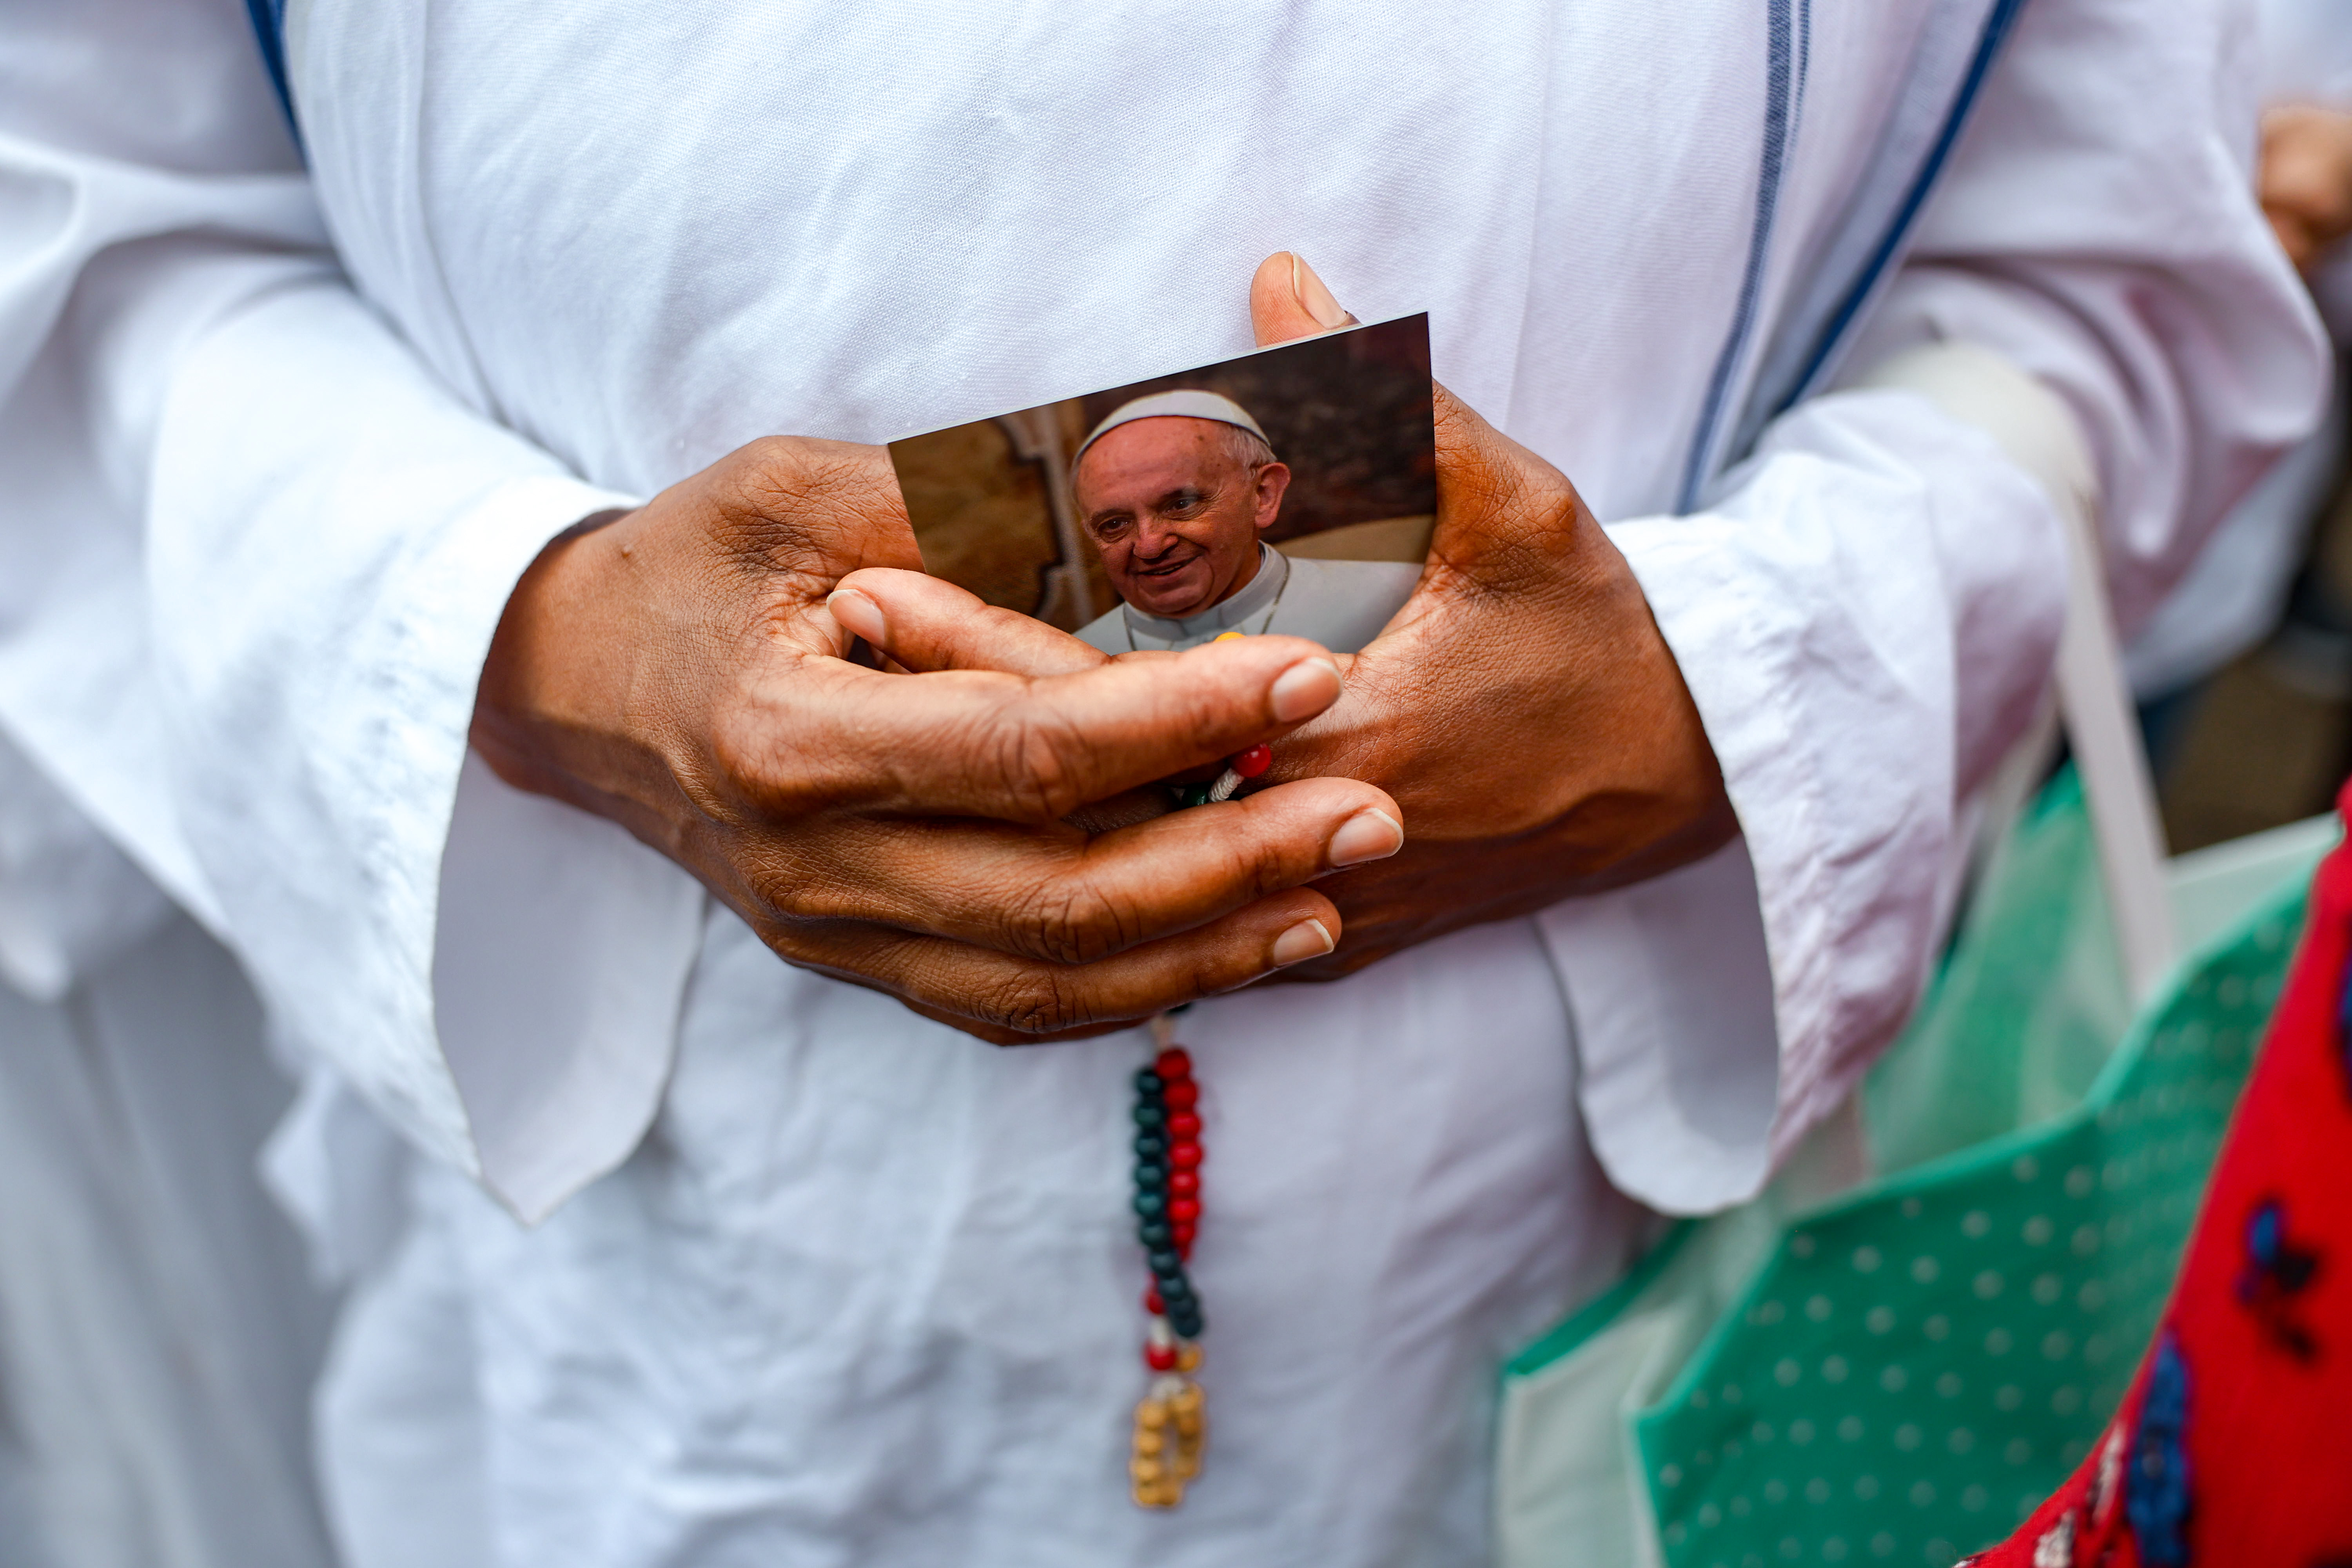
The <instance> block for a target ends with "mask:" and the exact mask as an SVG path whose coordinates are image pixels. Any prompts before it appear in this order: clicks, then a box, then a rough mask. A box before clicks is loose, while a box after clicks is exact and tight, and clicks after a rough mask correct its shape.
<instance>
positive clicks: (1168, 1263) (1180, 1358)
mask: <svg viewBox="0 0 2352 1568" xmlns="http://www.w3.org/2000/svg"><path fill="white" fill-rule="evenodd" d="M1240 635H1241V634H1240V633H1238V632H1227V633H1226V634H1225V635H1224V637H1219V638H1217V639H1216V640H1218V641H1219V642H1223V640H1225V637H1238V636H1240ZM1273 765H1274V749H1273V748H1272V747H1270V746H1268V745H1266V744H1265V742H1259V743H1258V744H1256V745H1255V746H1252V747H1250V748H1249V749H1248V750H1247V751H1245V752H1240V753H1239V754H1238V755H1236V756H1234V757H1232V758H1230V759H1229V760H1228V761H1227V763H1226V765H1225V770H1224V772H1223V773H1221V774H1219V775H1218V777H1217V779H1216V781H1215V782H1214V783H1213V784H1181V785H1176V786H1173V788H1174V792H1175V795H1176V804H1177V805H1180V806H1193V805H1213V804H1214V803H1216V802H1218V801H1223V800H1230V799H1232V798H1233V795H1234V791H1236V790H1238V789H1240V788H1241V787H1242V784H1243V782H1244V780H1247V779H1254V778H1255V777H1257V776H1258V775H1259V774H1260V773H1265V771H1266V769H1267V768H1269V767H1271V766H1273ZM1181 1011H1183V1009H1182V1008H1181V1007H1180V1008H1178V1009H1176V1012H1181ZM1151 1044H1152V1050H1153V1053H1154V1054H1153V1056H1152V1058H1151V1061H1150V1064H1149V1065H1147V1066H1144V1067H1141V1068H1137V1069H1136V1072H1135V1110H1134V1118H1135V1239H1136V1240H1138V1241H1139V1242H1141V1243H1142V1244H1143V1258H1144V1263H1145V1265H1146V1266H1147V1267H1148V1268H1150V1272H1151V1282H1150V1284H1148V1285H1146V1286H1145V1287H1144V1289H1143V1310H1144V1311H1145V1313H1146V1314H1148V1316H1149V1322H1148V1323H1147V1325H1146V1328H1145V1331H1144V1338H1143V1364H1144V1365H1145V1367H1147V1368H1148V1369H1149V1370H1150V1373H1151V1382H1150V1385H1149V1386H1148V1387H1147V1388H1146V1389H1145V1390H1144V1394H1143V1399H1142V1401H1141V1402H1140V1403H1139V1404H1138V1405H1136V1407H1135V1439H1134V1445H1133V1449H1132V1453H1131V1455H1130V1457H1129V1459H1128V1466H1127V1468H1128V1475H1129V1478H1130V1479H1132V1481H1133V1483H1134V1488H1135V1500H1136V1502H1137V1504H1138V1505H1139V1507H1143V1508H1158V1509H1167V1508H1174V1507H1175V1506H1176V1505H1177V1504H1178V1503H1181V1502H1182V1501H1183V1500H1184V1488H1185V1486H1186V1484H1187V1483H1189V1482H1190V1481H1191V1480H1192V1479H1193V1478H1194V1477H1195V1476H1198V1475H1199V1474H1200V1473H1201V1451H1202V1448H1204V1447H1207V1445H1208V1439H1209V1422H1208V1411H1207V1408H1206V1402H1205V1400H1204V1398H1203V1396H1202V1393H1201V1385H1200V1384H1198V1383H1196V1382H1194V1381H1193V1373H1197V1372H1199V1371H1200V1370H1201V1331H1202V1329H1203V1328H1205V1327H1206V1326H1207V1320H1206V1319H1205V1318H1203V1317H1202V1314H1201V1298H1200V1295H1199V1293H1198V1292H1197V1291H1195V1290H1194V1289H1192V1275H1191V1274H1190V1273H1189V1272H1188V1271H1187V1270H1186V1268H1185V1265H1186V1264H1188V1263H1190V1262H1191V1261H1192V1238H1193V1237H1194V1236H1196V1235H1197V1234H1199V1230H1200V1225H1201V1109H1200V1107H1201V1086H1200V1085H1199V1084H1197V1083H1195V1082H1194V1081H1193V1080H1192V1056H1191V1054H1190V1053H1189V1052H1187V1051H1186V1050H1185V1049H1184V1047H1181V1046H1180V1045H1178V1044H1177V1043H1176V1023H1175V1015H1174V1013H1162V1014H1160V1016H1157V1017H1155V1018H1153V1019H1152V1020H1151Z"/></svg>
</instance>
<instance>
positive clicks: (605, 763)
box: [470, 510, 666, 817]
mask: <svg viewBox="0 0 2352 1568" xmlns="http://www.w3.org/2000/svg"><path fill="white" fill-rule="evenodd" d="M637 515H638V514H637V512H635V511H631V510H609V511H603V512H598V513H595V514H593V515H592V516H590V517H586V518H583V519H582V520H581V521H578V522H576V523H574V524H572V526H571V527H569V528H567V529H565V530H564V531H562V533H559V534H557V535H556V536H555V537H554V538H553V539H551V540H550V541H549V542H547V544H546V545H545V547H543V548H542V549H541V551H540V552H539V554H538V556H537V557H536V558H534V559H533V560H532V562H531V563H530V566H529V567H528V568H526V569H525V570H524V572H523V574H522V576H521V577H520V579H518V580H517V582H516V584H515V586H514V590H513V592H512V593H511V594H509V595H508V598H507V605H506V609H505V611H504V613H503V614H502V615H501V616H499V626H498V630H497V632H496V633H495V635H493V637H491V640H490V649H489V655H488V658H486V659H485V660H484V661H483V667H482V678H481V682H480V685H479V686H478V689H477V691H476V694H475V702H474V721H473V727H472V732H471V737H470V738H471V741H472V742H473V746H474V749H475V751H476V752H479V753H480V755H481V757H482V759H483V761H484V762H486V763H488V764H489V766H490V769H491V771H492V772H493V773H497V774H498V775H499V777H500V778H501V779H504V780H505V781H506V782H507V783H508V784H512V785H514V786H515V787H516V788H518V789H523V790H529V791H530V792H532V793H533V794H538V795H551V796H554V797H555V798H557V799H560V800H565V801H569V802H570V803H572V805H578V806H581V807H583V809H586V810H590V811H593V812H596V813H597V814H598V815H600V816H615V817H627V816H635V815H638V813H637V812H633V811H631V810H629V809H628V808H629V807H630V806H631V805H635V806H637V807H639V808H643V807H645V806H647V805H650V804H651V803H652V800H653V799H654V798H656V796H657V795H658V793H659V792H658V789H657V788H656V789H649V788H648V787H646V786H647V785H648V784H651V783H652V782H653V781H652V775H654V774H657V773H662V772H665V771H666V770H664V769H663V768H662V767H661V766H660V764H659V763H658V761H657V760H656V758H655V757H654V756H652V755H651V753H652V752H654V751H655V748H654V747H652V746H651V745H649V744H648V743H647V742H646V740H645V738H644V737H641V736H639V735H637V734H635V726H634V725H633V724H632V723H631V721H630V717H629V708H630V703H629V690H630V686H631V684H632V682H631V665H632V662H633V660H634V657H635V642H636V637H635V633H634V629H633V628H632V626H631V625H630V624H629V623H630V619H631V617H630V616H629V615H628V613H627V606H628V605H629V604H630V603H631V601H632V599H635V598H641V597H642V589H641V585H640V587H638V588H637V589H635V590H634V591H633V590H632V589H631V587H630V586H629V585H628V584H626V583H625V582H624V581H623V580H624V579H625V578H629V577H634V576H635V575H637V573H636V570H635V567H636V563H635V562H634V561H633V560H632V553H633V552H631V551H630V549H629V548H628V546H627V543H626V542H625V540H624V538H623V534H624V533H625V531H626V527H625V525H626V524H627V523H628V522H629V521H632V520H633V519H635V517H636V516H637ZM616 525H618V526H616Z"/></svg>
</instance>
